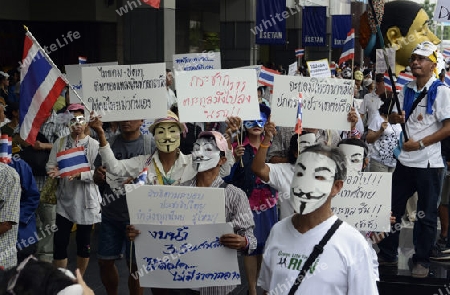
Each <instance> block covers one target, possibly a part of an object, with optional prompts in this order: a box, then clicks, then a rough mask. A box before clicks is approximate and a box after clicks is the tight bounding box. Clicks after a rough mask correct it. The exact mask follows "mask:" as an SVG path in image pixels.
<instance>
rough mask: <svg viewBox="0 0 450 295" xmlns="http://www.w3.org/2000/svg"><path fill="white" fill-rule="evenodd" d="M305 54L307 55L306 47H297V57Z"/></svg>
mask: <svg viewBox="0 0 450 295" xmlns="http://www.w3.org/2000/svg"><path fill="white" fill-rule="evenodd" d="M303 55H305V49H303V48H298V49H295V57H302V56H303Z"/></svg>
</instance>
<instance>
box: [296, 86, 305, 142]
mask: <svg viewBox="0 0 450 295" xmlns="http://www.w3.org/2000/svg"><path fill="white" fill-rule="evenodd" d="M302 115H303V113H302V94H301V93H299V94H298V108H297V123H296V124H295V129H294V130H295V133H297V134H298V135H300V134H302V131H303V127H302Z"/></svg>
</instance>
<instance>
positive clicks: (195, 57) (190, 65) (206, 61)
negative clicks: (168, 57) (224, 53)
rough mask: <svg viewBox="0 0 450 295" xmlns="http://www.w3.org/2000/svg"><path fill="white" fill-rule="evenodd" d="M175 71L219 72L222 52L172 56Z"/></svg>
mask: <svg viewBox="0 0 450 295" xmlns="http://www.w3.org/2000/svg"><path fill="white" fill-rule="evenodd" d="M172 60H173V69H174V70H175V71H196V70H213V69H215V70H217V69H221V68H222V67H221V64H220V52H214V51H210V52H202V53H186V54H174V55H173V56H172Z"/></svg>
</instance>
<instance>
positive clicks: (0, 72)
mask: <svg viewBox="0 0 450 295" xmlns="http://www.w3.org/2000/svg"><path fill="white" fill-rule="evenodd" d="M0 75H3V77H5V78H9V74H8V73H5V72H2V71H0Z"/></svg>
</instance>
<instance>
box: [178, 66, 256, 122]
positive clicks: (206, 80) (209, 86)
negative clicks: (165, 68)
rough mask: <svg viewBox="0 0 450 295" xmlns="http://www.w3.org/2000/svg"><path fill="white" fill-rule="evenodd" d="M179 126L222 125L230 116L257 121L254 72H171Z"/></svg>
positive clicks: (239, 70) (235, 70)
mask: <svg viewBox="0 0 450 295" xmlns="http://www.w3.org/2000/svg"><path fill="white" fill-rule="evenodd" d="M175 79H176V80H177V89H178V92H177V93H178V113H179V118H180V121H181V122H223V121H225V120H226V119H227V118H228V117H230V116H238V117H240V118H241V119H242V120H259V118H260V113H259V103H258V93H257V82H256V76H255V72H254V70H250V69H230V70H204V71H191V72H180V71H176V72H175Z"/></svg>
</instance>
